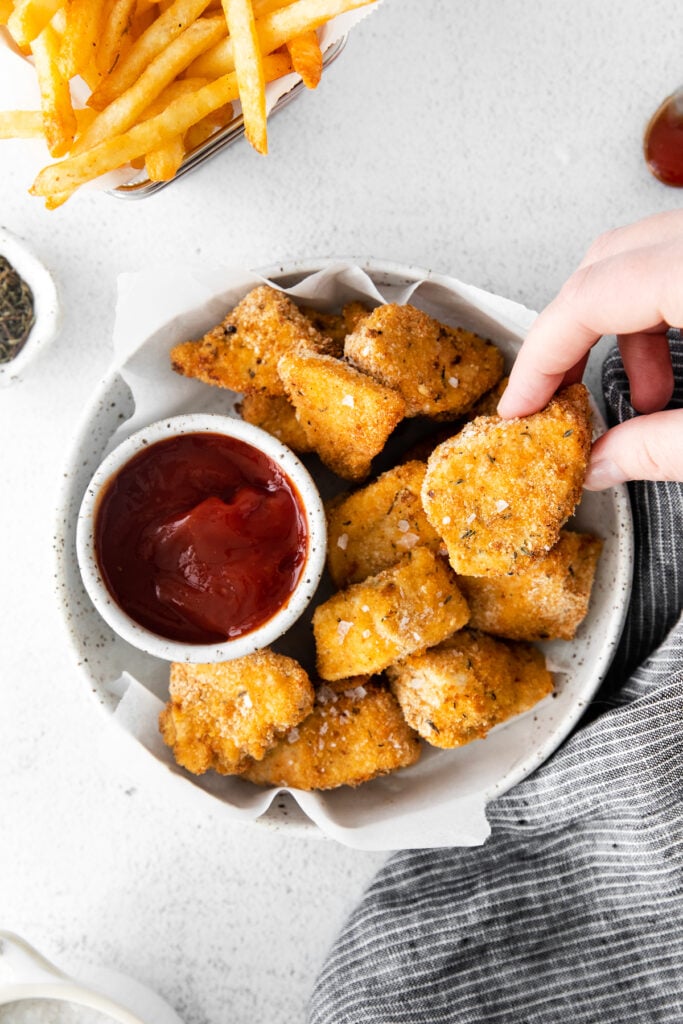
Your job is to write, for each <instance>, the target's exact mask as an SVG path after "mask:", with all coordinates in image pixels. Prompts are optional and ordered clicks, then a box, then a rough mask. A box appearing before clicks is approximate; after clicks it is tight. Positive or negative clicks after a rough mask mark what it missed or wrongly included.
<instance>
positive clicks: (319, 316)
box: [299, 306, 348, 359]
mask: <svg viewBox="0 0 683 1024" xmlns="http://www.w3.org/2000/svg"><path fill="white" fill-rule="evenodd" d="M299 308H300V310H301V312H302V313H303V315H304V316H305V317H306V319H307V320H310V322H311V324H312V325H313V327H315V329H316V331H317V332H318V333H319V334H321V335H322V336H323V338H325V340H326V341H327V342H328V344H327V347H326V349H325V351H326V352H327V355H329V356H334V357H335V359H341V358H342V356H343V355H344V338H345V337H346V335H347V334H348V329H347V326H346V320H345V319H344V317H343V316H342V314H341V313H323V312H320V310H317V309H313V308H312V307H311V306H300V307H299Z"/></svg>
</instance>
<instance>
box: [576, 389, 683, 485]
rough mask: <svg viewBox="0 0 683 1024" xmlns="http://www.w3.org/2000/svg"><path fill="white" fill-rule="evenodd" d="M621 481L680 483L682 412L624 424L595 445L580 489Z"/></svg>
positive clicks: (610, 431) (662, 413)
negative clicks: (672, 481) (678, 481)
mask: <svg viewBox="0 0 683 1024" xmlns="http://www.w3.org/2000/svg"><path fill="white" fill-rule="evenodd" d="M625 480H681V481H683V409H672V410H670V411H668V412H655V413H652V414H650V415H649V416H637V417H636V418H635V419H632V420H626V421H625V422H624V423H620V424H619V425H618V426H617V427H613V428H612V429H611V430H608V431H607V433H606V434H605V435H604V436H603V437H601V438H599V439H598V440H597V441H596V442H595V444H594V445H593V452H592V455H591V461H590V465H589V467H588V473H587V475H586V480H585V483H584V487H585V488H586V489H587V490H589V491H602V490H604V489H605V488H606V487H613V486H614V485H615V484H621V483H624V481H625Z"/></svg>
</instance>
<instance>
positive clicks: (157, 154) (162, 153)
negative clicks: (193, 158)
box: [145, 135, 185, 181]
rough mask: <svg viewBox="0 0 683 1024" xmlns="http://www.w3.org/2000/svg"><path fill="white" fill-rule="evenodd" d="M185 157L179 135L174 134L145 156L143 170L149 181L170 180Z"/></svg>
mask: <svg viewBox="0 0 683 1024" xmlns="http://www.w3.org/2000/svg"><path fill="white" fill-rule="evenodd" d="M184 157H185V146H184V145H183V139H182V136H181V135H176V137H175V138H174V139H170V140H169V141H168V142H167V143H166V144H165V145H164V146H159V147H158V149H153V150H152V151H151V153H148V154H147V156H146V158H145V170H146V171H147V177H148V178H149V180H150V181H171V179H172V178H174V177H175V175H176V173H177V171H178V168H179V167H180V165H181V164H182V162H183V159H184Z"/></svg>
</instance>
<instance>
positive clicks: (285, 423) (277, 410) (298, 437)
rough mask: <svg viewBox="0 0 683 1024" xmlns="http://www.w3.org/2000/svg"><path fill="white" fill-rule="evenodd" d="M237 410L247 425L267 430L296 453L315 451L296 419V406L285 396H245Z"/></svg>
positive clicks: (236, 407) (260, 394)
mask: <svg viewBox="0 0 683 1024" xmlns="http://www.w3.org/2000/svg"><path fill="white" fill-rule="evenodd" d="M235 409H236V410H237V412H238V413H239V414H240V416H241V417H242V419H243V420H246V421H247V423H253V424H254V426H256V427H261V428H262V429H263V430H267V431H268V433H269V434H273V436H274V437H277V438H279V439H280V441H282V443H283V444H286V445H288V446H289V447H290V448H292V449H293V450H294V451H295V452H311V451H313V447H312V445H311V443H310V442H309V440H308V437H307V436H306V431H305V430H304V428H303V427H302V426H301V424H300V423H299V421H298V419H297V418H296V412H295V409H294V406H293V405H292V403H291V402H290V401H289V399H288V398H285V396H284V395H267V394H265V393H263V392H261V393H259V394H254V395H245V396H244V398H243V399H242V401H241V402H239V403H238V404H237V405H236V406H235Z"/></svg>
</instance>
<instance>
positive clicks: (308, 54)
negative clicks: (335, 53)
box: [287, 30, 323, 89]
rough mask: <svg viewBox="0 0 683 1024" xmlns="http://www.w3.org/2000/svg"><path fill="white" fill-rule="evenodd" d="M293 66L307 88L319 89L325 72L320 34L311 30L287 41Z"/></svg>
mask: <svg viewBox="0 0 683 1024" xmlns="http://www.w3.org/2000/svg"><path fill="white" fill-rule="evenodd" d="M287 52H288V53H289V56H290V57H291V58H292V66H293V68H294V70H295V71H296V73H297V75H301V80H302V82H303V83H304V85H305V86H306V88H307V89H317V87H318V84H319V83H320V79H321V77H322V73H323V54H322V50H321V49H320V43H319V42H318V36H317V35H316V33H315V32H314V31H313V30H311V31H310V32H303V33H302V34H301V35H300V36H294V38H293V39H290V40H288V42H287Z"/></svg>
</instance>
